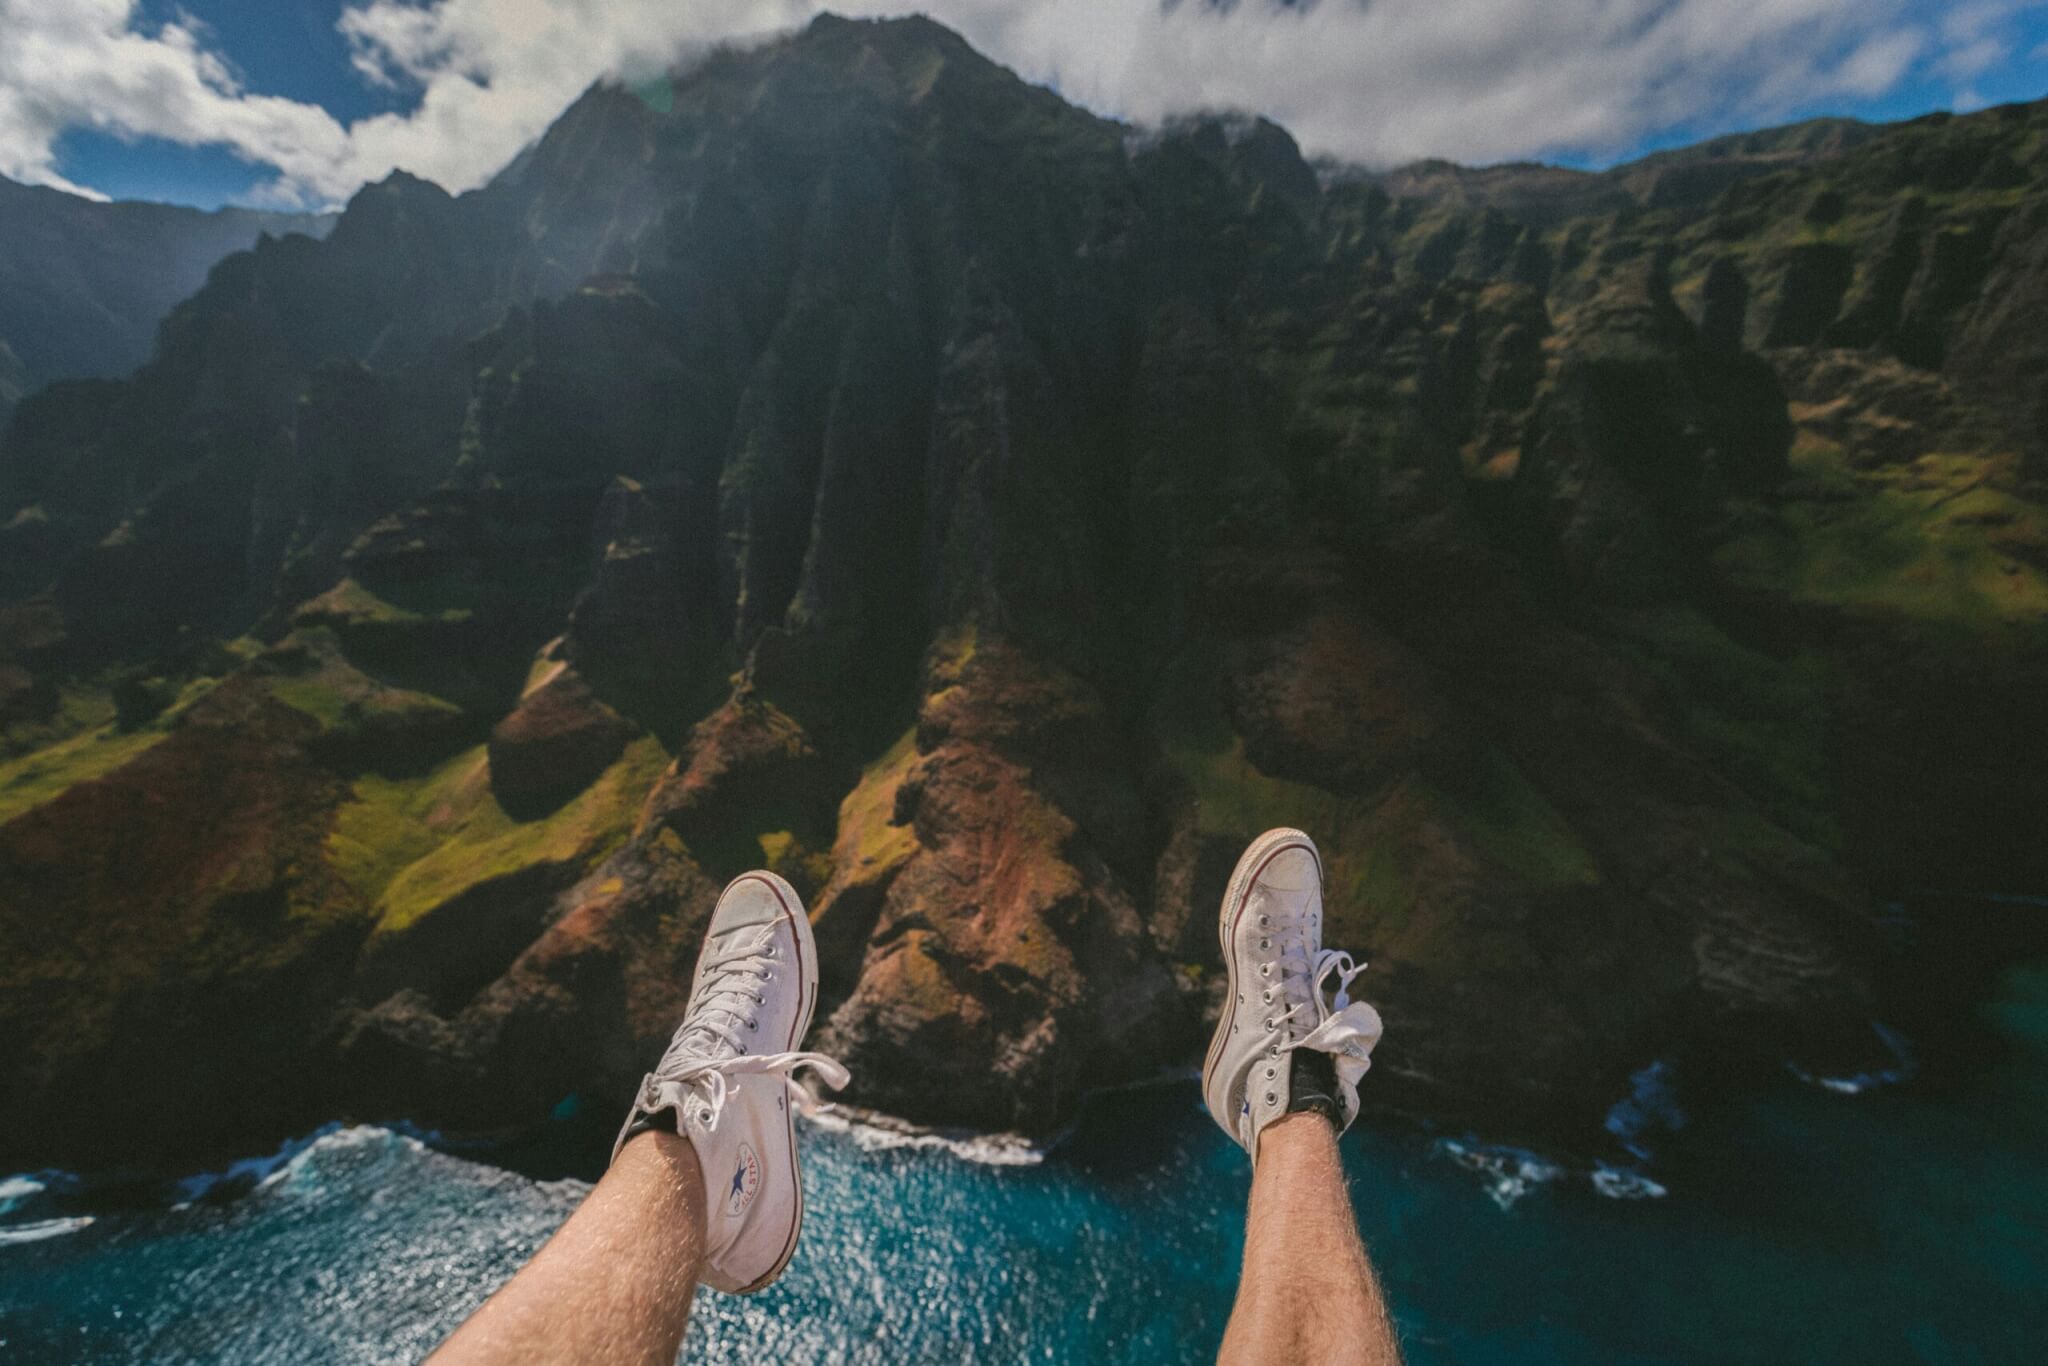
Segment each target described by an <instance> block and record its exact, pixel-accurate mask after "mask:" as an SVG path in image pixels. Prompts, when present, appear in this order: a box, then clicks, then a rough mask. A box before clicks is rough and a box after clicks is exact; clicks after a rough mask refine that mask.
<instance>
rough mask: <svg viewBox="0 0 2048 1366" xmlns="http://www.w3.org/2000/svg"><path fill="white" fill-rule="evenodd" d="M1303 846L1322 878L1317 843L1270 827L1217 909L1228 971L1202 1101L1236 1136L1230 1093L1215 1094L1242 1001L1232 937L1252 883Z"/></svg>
mask: <svg viewBox="0 0 2048 1366" xmlns="http://www.w3.org/2000/svg"><path fill="white" fill-rule="evenodd" d="M1293 848H1300V849H1306V850H1308V852H1309V857H1311V858H1313V859H1314V860H1315V861H1316V876H1317V877H1318V878H1319V879H1320V878H1321V876H1322V869H1323V855H1322V851H1321V850H1319V849H1317V848H1316V842H1315V841H1314V840H1312V839H1310V838H1309V837H1308V836H1307V835H1306V834H1304V833H1303V832H1302V831H1299V830H1293V829H1289V828H1288V827H1286V826H1282V827H1280V828H1279V829H1276V830H1268V831H1267V832H1266V833H1265V834H1263V835H1261V836H1259V837H1258V838H1257V839H1255V840H1253V841H1252V842H1251V843H1250V844H1249V845H1247V846H1246V847H1245V851H1244V853H1243V854H1241V855H1239V856H1238V860H1237V867H1235V868H1233V869H1232V870H1231V873H1230V881H1229V883H1228V884H1226V885H1225V887H1224V891H1223V904H1222V905H1221V906H1220V907H1218V909H1217V912H1216V943H1217V947H1218V948H1219V949H1221V950H1222V953H1223V967H1224V971H1225V973H1226V974H1227V987H1226V994H1225V996H1224V998H1223V1013H1222V1014H1221V1015H1220V1016H1219V1017H1218V1018H1217V1020H1216V1034H1215V1037H1213V1038H1211V1039H1210V1040H1209V1054H1208V1057H1207V1058H1206V1059H1204V1060H1203V1063H1202V1103H1203V1104H1205V1105H1207V1106H1208V1107H1209V1113H1210V1115H1211V1116H1213V1117H1214V1118H1215V1120H1216V1122H1217V1123H1218V1124H1220V1125H1222V1126H1223V1131H1224V1132H1225V1133H1227V1134H1229V1135H1230V1136H1231V1137H1232V1138H1233V1139H1234V1138H1236V1137H1237V1131H1236V1127H1235V1125H1234V1124H1233V1122H1232V1121H1233V1119H1234V1116H1231V1115H1229V1114H1227V1113H1225V1112H1226V1111H1227V1110H1228V1108H1229V1100H1230V1098H1229V1097H1228V1096H1218V1095H1216V1094H1215V1085H1216V1065H1217V1063H1218V1062H1220V1061H1221V1060H1222V1057H1223V1047H1224V1045H1225V1043H1227V1042H1228V1041H1229V1039H1230V1034H1231V1029H1232V1027H1233V1026H1234V1025H1235V1024H1236V1023H1237V1013H1238V1009H1239V1002H1238V998H1237V954H1236V952H1235V951H1234V950H1233V949H1232V946H1231V940H1232V938H1233V936H1234V935H1235V933H1236V930H1237V919H1238V917H1239V916H1240V915H1242V914H1243V913H1244V905H1245V901H1246V899H1247V898H1249V897H1250V895H1251V889H1252V883H1254V882H1256V881H1257V880H1258V876H1259V874H1260V873H1262V872H1264V871H1265V868H1266V865H1267V864H1268V863H1270V862H1272V861H1273V859H1274V857H1275V856H1276V855H1278V854H1280V853H1281V852H1282V851H1283V850H1286V849H1293Z"/></svg>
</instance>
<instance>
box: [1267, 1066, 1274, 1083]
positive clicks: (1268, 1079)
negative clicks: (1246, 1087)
mask: <svg viewBox="0 0 2048 1366" xmlns="http://www.w3.org/2000/svg"><path fill="white" fill-rule="evenodd" d="M1266 1080H1267V1081H1271V1080H1273V1069H1272V1068H1270V1067H1269V1068H1267V1069H1266Z"/></svg>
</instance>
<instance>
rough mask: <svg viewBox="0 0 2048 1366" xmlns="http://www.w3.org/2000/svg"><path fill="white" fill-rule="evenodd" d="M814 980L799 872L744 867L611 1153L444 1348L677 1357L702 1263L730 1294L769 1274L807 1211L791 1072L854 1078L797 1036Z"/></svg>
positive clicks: (449, 1359) (491, 1353) (460, 1354)
mask: <svg viewBox="0 0 2048 1366" xmlns="http://www.w3.org/2000/svg"><path fill="white" fill-rule="evenodd" d="M817 995H818V950H817V945H816V943H815V942H814V941H813V940H812V938H811V926H810V921H809V920H808V919H807V918H806V917H805V915H804V907H803V902H802V901H800V900H799V899H798V897H797V894H796V891H795V889H794V888H792V887H791V886H790V885H789V884H788V883H787V882H784V881H783V880H782V879H781V878H779V877H776V876H775V875H774V874H772V873H766V872H752V873H747V874H744V875H743V876H740V877H737V878H735V879H733V881H732V882H731V883H730V884H729V885H728V886H727V887H726V889H725V892H724V894H723V895H722V896H720V897H719V899H718V904H717V906H715V907H714V908H713V909H712V912H711V923H710V925H709V926H708V927H707V930H706V934H705V938H704V948H703V951H702V953H700V954H699V956H698V960H697V971H696V973H695V975H694V977H693V979H692V987H691V992H690V1002H689V1006H688V1007H687V1009H686V1010H685V1012H684V1016H683V1022H682V1024H681V1025H680V1026H678V1027H677V1029H676V1032H675V1037H674V1038H672V1039H671V1040H670V1041H669V1046H668V1050H667V1051H666V1052H664V1053H663V1054H662V1055H661V1061H660V1062H658V1063H656V1064H655V1067H654V1070H653V1071H652V1072H650V1073H648V1075H647V1076H646V1077H645V1078H644V1079H642V1081H641V1083H640V1091H639V1094H638V1095H637V1096H635V1098H634V1101H633V1108H632V1110H631V1111H630V1112H629V1113H628V1115H627V1117H626V1124H625V1127H624V1128H623V1129H621V1130H620V1132H619V1139H618V1142H617V1143H616V1144H615V1145H614V1146H613V1148H612V1165H611V1169H610V1170H609V1171H607V1172H606V1173H605V1175H604V1179H603V1180H602V1181H600V1182H598V1184H597V1187H596V1189H594V1190H593V1191H591V1193H590V1195H589V1197H588V1198H587V1199H586V1200H584V1202H583V1204H582V1205H581V1206H580V1207H579V1208H578V1209H577V1210H576V1212H575V1214H573V1215H571V1216H570V1218H569V1221H568V1223H566V1224H564V1225H563V1226H562V1228H561V1229H560V1230H559V1231H558V1232H557V1233H556V1234H555V1236H554V1237H553V1238H551V1239H549V1240H548V1243H547V1245H546V1246H545V1247H543V1248H542V1249H541V1250H540V1252H539V1253H537V1254H536V1255H535V1256H534V1258H533V1260H532V1261H530V1262H529V1263H527V1265H526V1266H524V1267H523V1268H521V1269H520V1271H519V1273H518V1274H517V1275H515V1276H514V1277H513V1278H512V1279H511V1281H509V1282H508V1283H507V1284H506V1285H505V1286H504V1287H502V1288H501V1289H500V1290H499V1291H498V1292H497V1293H496V1294H495V1295H493V1296H491V1298H490V1299H489V1300H488V1301H486V1302H485V1303H484V1305H483V1307H482V1308H480V1309H478V1310H477V1311H476V1312H475V1314H473V1315H472V1316H471V1317H470V1318H469V1320H468V1321H467V1322H466V1323H464V1324H463V1325H462V1326H461V1327H460V1328H458V1329H457V1330H456V1332H455V1335H454V1336H453V1337H451V1338H450V1339H449V1340H448V1341H447V1343H445V1344H444V1345H443V1346H442V1348H441V1350H440V1351H439V1352H438V1353H437V1354H436V1357H435V1360H436V1361H437V1362H443V1363H462V1366H477V1364H480V1363H489V1364H490V1366H498V1363H523V1362H529V1361H589V1362H607V1363H609V1362H641V1361H673V1360H674V1359H675V1355H676V1348H677V1345H678V1344H679V1343H680V1342H681V1341H682V1335H683V1328H684V1326H685V1325H686V1324H687V1323H688V1321H689V1317H690V1299H691V1296H692V1295H693V1294H694V1293H695V1290H696V1287H697V1283H698V1282H699V1281H700V1280H701V1281H702V1282H703V1283H704V1284H706V1285H709V1286H710V1287H712V1288H713V1289H715V1290H722V1291H725V1292H727V1293H728V1294H734V1295H751V1294H753V1293H754V1292H756V1291H758V1290H763V1289H765V1288H767V1287H768V1286H769V1285H771V1284H773V1283H774V1281H775V1279H776V1277H778V1276H780V1275H781V1274H782V1270H783V1268H784V1267H785V1266H787V1265H788V1264H789V1259H790V1257H791V1256H792V1255H793V1254H794V1253H795V1251H796V1244H797V1237H798V1235H799V1233H800V1232H801V1231H802V1228H803V1216H804V1199H803V1180H802V1173H801V1172H800V1170H799V1169H798V1166H797V1160H796V1128H795V1124H794V1121H793V1117H792V1116H791V1113H790V1106H791V1105H792V1104H793V1103H801V1102H807V1101H808V1096H807V1094H806V1093H804V1092H803V1091H802V1090H801V1089H800V1088H798V1087H797V1086H796V1085H795V1083H794V1081H793V1080H792V1077H793V1074H794V1073H795V1072H797V1071H798V1070H800V1069H808V1070H810V1071H814V1072H816V1073H817V1074H818V1075H819V1076H821V1077H822V1078H823V1079H824V1080H825V1083H826V1084H827V1085H829V1086H832V1087H834V1088H835V1089H836V1088H838V1087H841V1086H844V1085H845V1084H846V1080H847V1077H846V1069H845V1068H843V1067H841V1066H840V1065H839V1064H838V1063H836V1062H834V1061H832V1059H830V1058H828V1057H825V1056H824V1055H822V1054H819V1053H803V1052H798V1051H797V1046H798V1045H799V1044H801V1043H802V1042H803V1038H804V1033H805V1031H807V1030H808V1029H809V1028H810V1024H811V1011H812V1008H813V1007H814V1006H815V1005H816V1003H817Z"/></svg>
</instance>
